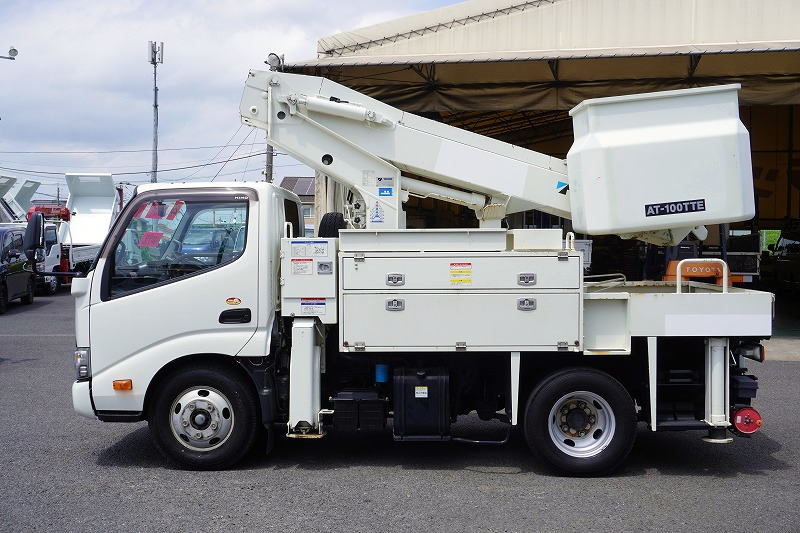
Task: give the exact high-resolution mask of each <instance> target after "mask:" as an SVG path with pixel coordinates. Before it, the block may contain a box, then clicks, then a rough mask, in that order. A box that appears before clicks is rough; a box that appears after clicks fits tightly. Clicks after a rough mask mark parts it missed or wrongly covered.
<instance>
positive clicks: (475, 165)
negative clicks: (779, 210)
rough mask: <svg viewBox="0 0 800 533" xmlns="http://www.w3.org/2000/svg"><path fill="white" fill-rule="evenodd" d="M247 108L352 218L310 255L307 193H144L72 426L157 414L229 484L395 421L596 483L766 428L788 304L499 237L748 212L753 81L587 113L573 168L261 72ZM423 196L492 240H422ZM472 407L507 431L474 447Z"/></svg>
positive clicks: (228, 187) (101, 300)
mask: <svg viewBox="0 0 800 533" xmlns="http://www.w3.org/2000/svg"><path fill="white" fill-rule="evenodd" d="M240 113H241V115H242V119H243V121H244V122H245V123H246V124H248V125H251V126H255V127H258V128H262V129H264V130H266V132H267V135H268V139H269V142H270V143H271V144H273V145H275V146H278V147H280V148H281V149H282V150H285V151H286V152H287V153H289V154H291V155H292V156H294V157H295V158H297V159H298V160H300V161H302V162H303V163H306V164H308V165H310V166H312V167H313V168H314V169H316V170H317V171H318V172H320V173H323V174H324V175H326V176H329V177H330V178H331V179H332V180H334V181H335V182H336V183H337V184H338V189H337V190H336V191H334V192H333V193H332V194H331V195H330V198H329V205H331V206H333V207H334V209H331V212H329V213H327V214H326V215H325V217H324V218H323V220H322V223H321V225H320V232H319V235H318V237H313V238H306V237H300V236H296V235H299V234H300V233H299V232H300V231H301V228H302V225H301V220H302V215H301V211H300V202H299V198H298V197H297V196H295V195H294V194H292V193H290V192H288V191H285V190H282V189H280V188H278V187H276V186H275V185H273V184H271V183H264V182H261V183H213V184H211V183H209V184H197V183H193V184H160V183H159V184H148V185H143V186H140V187H139V188H138V189H137V194H136V195H135V196H134V198H133V199H132V200H131V201H130V202H129V204H128V205H127V206H126V207H125V209H124V210H123V211H122V213H121V214H120V216H119V218H118V219H117V221H116V223H115V224H114V226H113V228H112V229H111V232H110V233H109V235H108V236H107V237H106V239H105V242H104V243H103V245H102V248H101V250H100V253H99V255H98V259H97V261H96V262H95V263H94V265H93V268H91V269H90V270H89V271H88V272H87V274H86V276H85V277H80V278H75V280H74V281H73V286H72V293H73V295H74V296H75V299H76V300H75V301H76V303H75V305H76V318H75V324H76V340H77V346H78V348H77V350H76V352H75V369H76V378H77V379H76V382H75V383H74V384H73V387H72V394H73V404H74V407H75V410H76V411H77V412H78V413H80V414H82V415H85V416H88V417H97V418H99V419H100V420H103V421H116V422H124V421H137V420H145V419H146V420H148V422H149V425H150V429H151V432H152V435H153V438H154V442H155V443H156V445H157V447H158V448H159V449H160V450H161V451H162V452H163V453H164V454H165V455H166V456H167V457H169V458H171V459H172V460H174V461H176V462H178V463H179V464H180V465H183V466H185V467H190V468H223V467H226V466H229V465H232V464H234V463H235V462H237V461H238V460H239V459H241V458H242V457H243V456H244V455H245V454H246V453H247V452H248V450H250V449H251V448H252V446H253V445H254V443H255V442H257V436H258V435H259V433H261V432H266V443H267V450H268V451H269V449H271V444H272V442H273V439H274V438H275V435H276V433H280V434H285V435H286V437H288V438H290V439H319V438H321V437H323V436H324V435H325V434H326V433H327V432H328V431H330V430H333V431H351V432H370V431H380V430H383V429H384V428H385V427H387V425H388V424H389V423H390V424H391V427H392V434H393V437H394V439H395V440H398V441H410V442H416V441H461V442H466V443H473V444H502V443H504V442H506V441H507V439H508V438H509V437H508V435H510V433H511V431H512V429H513V428H515V427H521V428H522V430H523V434H524V438H525V440H526V442H527V443H528V445H529V446H530V447H531V449H532V450H534V451H535V452H536V453H537V454H539V455H540V456H541V457H543V458H544V459H545V460H546V461H547V462H548V463H550V464H551V465H553V466H555V467H556V468H558V469H559V470H561V471H564V472H567V473H571V474H597V473H604V472H609V471H611V470H613V469H614V468H616V467H617V466H618V465H619V464H620V463H621V462H622V461H623V460H624V459H625V457H626V456H627V454H628V452H629V451H630V449H631V447H632V446H633V444H634V440H635V436H636V431H637V424H638V423H639V422H643V423H645V424H647V425H648V427H649V429H650V430H651V431H665V430H700V431H702V432H703V434H705V435H706V436H705V438H706V439H707V440H708V441H709V442H714V443H724V442H730V440H732V435H734V434H735V435H747V434H750V433H753V432H754V431H756V430H757V429H758V428H759V427H760V426H761V417H760V415H759V414H758V412H757V411H756V410H755V409H753V407H752V406H751V401H752V399H753V398H754V397H755V392H756V389H757V381H756V380H755V378H754V377H753V376H751V375H750V374H748V372H747V369H746V368H745V367H744V362H745V359H746V358H750V359H754V360H759V361H760V360H763V349H762V348H761V345H760V344H759V341H760V340H761V339H763V338H766V337H769V336H770V334H771V320H772V307H773V296H772V294H770V293H765V292H758V291H752V290H745V289H741V288H735V287H728V284H727V283H723V284H721V285H720V286H717V285H712V284H704V283H697V282H686V281H684V280H682V279H680V278H679V279H678V280H677V281H675V282H627V281H626V280H625V279H624V278H623V277H620V276H617V275H611V276H606V277H605V278H603V277H597V276H591V277H587V276H585V275H584V273H583V268H582V257H581V253H580V252H579V251H577V250H576V249H575V246H574V235H572V234H571V233H570V234H568V235H566V244H565V241H564V237H565V236H563V235H562V234H561V231H560V230H516V229H508V228H506V227H503V225H504V220H505V217H506V215H507V214H510V213H515V212H520V211H523V210H527V209H530V208H536V209H539V210H541V211H544V212H547V213H551V214H556V215H558V216H563V217H571V218H572V219H573V225H574V227H575V228H576V231H580V232H581V233H586V234H589V235H596V234H618V235H624V236H626V237H635V238H638V239H641V240H645V241H647V242H652V243H658V244H671V245H674V244H677V243H679V242H680V241H681V240H682V239H683V238H684V237H685V236H686V235H688V234H690V233H694V234H695V235H698V236H702V235H704V234H705V230H704V227H703V225H704V224H716V223H725V222H731V221H737V220H745V219H748V218H750V217H752V216H753V212H754V204H753V190H752V176H751V171H750V160H749V148H748V147H749V139H748V134H747V131H746V130H745V129H744V127H743V126H742V124H741V122H740V121H739V118H738V105H737V87H736V86H722V87H706V88H699V89H691V90H681V91H670V92H665V93H653V94H643V95H633V96H625V97H616V98H604V99H599V100H589V101H586V102H583V103H582V104H580V105H579V106H577V107H576V108H575V109H573V110H572V111H571V114H572V116H573V120H574V128H575V144H574V146H573V147H572V149H571V150H570V152H569V154H568V157H567V160H566V161H563V160H558V159H555V158H551V157H548V156H545V155H543V154H538V153H536V152H532V151H529V150H525V149H522V148H519V147H516V146H512V145H509V144H506V143H503V142H500V141H497V140H494V139H490V138H486V137H483V136H480V135H476V134H473V133H469V132H466V131H463V130H460V129H457V128H454V127H450V126H447V125H444V124H441V123H437V122H434V121H431V120H427V119H424V118H421V117H418V116H415V115H411V114H409V113H404V112H402V111H400V110H397V109H394V108H392V107H390V106H388V105H385V104H383V103H381V102H379V101H377V100H374V99H371V98H368V97H365V96H364V95H362V94H359V93H358V92H356V91H353V90H351V89H348V88H346V87H343V86H341V85H338V84H336V83H333V82H331V81H329V80H326V79H322V78H316V77H310V76H299V75H293V74H284V73H279V72H251V73H250V75H249V77H248V80H247V84H246V87H245V91H244V95H243V97H242V103H241V107H240ZM411 196H429V197H435V198H439V199H442V200H445V201H448V202H452V203H455V204H459V205H462V206H466V207H467V208H469V209H471V210H472V211H474V213H475V218H476V221H477V224H476V225H477V226H479V227H471V228H445V229H407V228H406V227H405V213H404V210H403V204H404V202H405V201H406V200H407V199H408V198H409V197H411ZM41 224H42V217H41V216H39V215H37V214H34V216H32V218H31V224H30V225H29V230H30V231H29V235H28V238H27V239H26V253H29V254H33V249H34V248H36V247H37V246H40V245H41V231H40V230H37V229H36V228H40V227H41ZM203 232H206V233H207V234H208V236H209V238H208V239H199V238H198V235H199V234H202V233H203ZM187 240H188V242H187ZM197 242H202V243H213V245H212V244H209V245H205V244H204V245H202V246H200V245H198V244H196V243H197ZM721 267H722V269H723V271H724V273H725V276H727V266H725V265H721ZM725 281H727V280H725ZM469 413H477V416H478V417H480V418H481V419H483V420H500V421H501V422H502V423H503V424H505V426H506V427H507V429H508V434H507V435H505V436H502V437H500V438H497V439H495V440H492V441H486V440H480V439H476V438H470V437H469V436H468V435H466V436H465V435H462V436H456V434H454V433H453V431H451V429H452V425H453V424H454V423H455V422H457V421H458V418H459V417H460V416H463V415H467V414H469ZM665 438H666V437H665ZM320 445H321V446H322V444H320Z"/></svg>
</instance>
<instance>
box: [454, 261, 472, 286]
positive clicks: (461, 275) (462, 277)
mask: <svg viewBox="0 0 800 533" xmlns="http://www.w3.org/2000/svg"><path fill="white" fill-rule="evenodd" d="M450 284H451V285H471V284H472V263H450Z"/></svg>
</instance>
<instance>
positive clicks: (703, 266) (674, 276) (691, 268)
mask: <svg viewBox="0 0 800 533" xmlns="http://www.w3.org/2000/svg"><path fill="white" fill-rule="evenodd" d="M679 262H680V261H670V262H669V264H668V265H667V272H666V273H665V274H664V277H663V278H662V280H663V281H678V263H679ZM681 270H682V272H681V279H685V280H692V279H695V280H696V279H698V278H701V279H704V278H714V283H716V284H717V285H722V267H720V265H719V263H714V262H711V261H709V262H708V263H686V264H685V265H683V268H682V269H681ZM743 281H744V277H743V276H728V285H733V283H734V282H743Z"/></svg>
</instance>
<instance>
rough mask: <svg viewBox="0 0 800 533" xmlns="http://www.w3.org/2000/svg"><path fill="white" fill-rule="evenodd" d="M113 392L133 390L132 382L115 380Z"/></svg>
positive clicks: (129, 380)
mask: <svg viewBox="0 0 800 533" xmlns="http://www.w3.org/2000/svg"><path fill="white" fill-rule="evenodd" d="M113 385H114V390H133V380H131V379H115V380H114V383H113Z"/></svg>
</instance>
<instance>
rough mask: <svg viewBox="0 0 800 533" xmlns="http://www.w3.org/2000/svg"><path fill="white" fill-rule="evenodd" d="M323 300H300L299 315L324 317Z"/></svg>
mask: <svg viewBox="0 0 800 533" xmlns="http://www.w3.org/2000/svg"><path fill="white" fill-rule="evenodd" d="M325 310H326V307H325V298H300V314H301V315H324V314H325Z"/></svg>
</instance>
